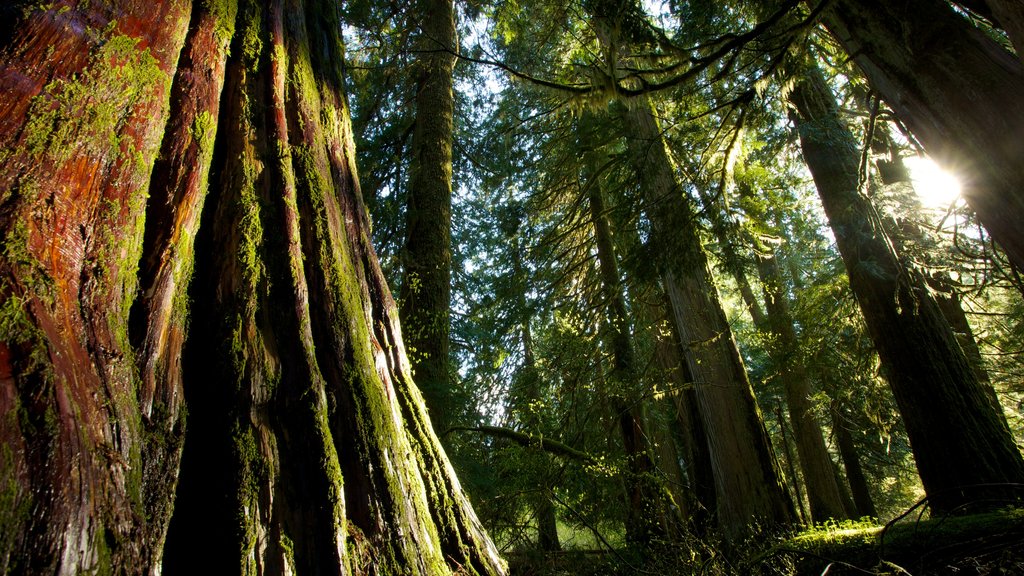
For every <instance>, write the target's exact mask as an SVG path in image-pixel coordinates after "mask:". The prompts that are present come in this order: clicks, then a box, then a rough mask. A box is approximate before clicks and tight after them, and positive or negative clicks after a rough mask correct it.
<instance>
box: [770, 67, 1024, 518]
mask: <svg viewBox="0 0 1024 576" xmlns="http://www.w3.org/2000/svg"><path fill="white" fill-rule="evenodd" d="M790 100H791V102H792V103H793V104H794V106H795V107H796V110H797V114H796V115H795V118H796V120H797V125H798V128H799V132H800V141H801V144H802V147H803V154H804V159H805V161H806V162H807V166H808V168H809V169H810V171H811V174H812V175H813V177H814V181H815V184H816V185H817V188H818V193H819V195H820V197H821V201H822V204H823V205H824V208H825V213H826V215H827V216H828V219H829V224H830V225H831V227H832V230H833V232H834V233H835V236H836V243H837V245H838V247H839V251H840V254H841V255H842V257H843V261H844V263H845V264H846V269H847V274H848V276H849V279H850V287H851V289H852V290H853V293H854V295H855V296H856V297H857V301H858V303H859V304H860V307H861V310H862V311H863V313H864V319H865V322H866V323H867V326H868V331H869V333H870V334H871V337H872V340H873V341H874V344H875V347H876V349H877V350H878V354H879V357H880V359H881V361H882V365H883V368H884V370H885V373H886V376H887V378H888V380H889V384H890V387H891V388H892V391H893V395H894V396H895V398H896V403H897V405H898V406H899V409H900V414H901V415H902V417H903V421H904V424H905V425H906V428H907V433H908V435H909V438H910V443H911V447H912V449H913V452H914V457H915V459H916V462H917V467H918V471H919V473H920V476H921V481H922V483H923V484H924V487H925V491H926V492H927V494H928V496H929V500H930V504H931V506H932V507H933V509H935V510H936V511H953V510H957V509H961V508H960V507H962V506H965V505H967V504H970V503H971V502H972V501H974V500H976V499H978V498H985V497H988V496H995V495H998V494H1003V495H1006V494H1007V493H1008V489H1003V490H998V489H994V488H993V489H989V490H988V491H986V490H985V489H983V488H980V487H979V486H980V485H985V484H1001V483H1021V482H1022V481H1024V459H1022V458H1021V454H1020V452H1019V450H1018V449H1017V446H1016V444H1015V443H1014V441H1013V437H1012V436H1011V434H1010V430H1009V427H1008V426H1007V424H1006V421H1005V419H1004V418H1002V415H1001V414H998V413H997V412H996V411H995V410H993V407H992V405H991V403H990V402H989V401H988V398H987V397H986V395H985V392H984V389H983V388H982V386H981V385H980V384H979V382H978V380H977V378H976V376H975V374H974V372H973V370H972V369H971V366H970V364H969V363H968V361H967V359H966V358H965V357H964V354H963V351H962V350H961V348H960V346H959V344H957V341H956V337H955V335H954V334H953V331H952V330H951V329H950V327H949V324H948V323H947V322H946V320H945V318H943V316H942V313H941V311H940V310H939V307H938V305H937V304H936V302H935V299H934V297H933V296H932V295H931V294H930V292H929V290H928V287H927V285H926V283H925V281H924V278H923V277H922V275H921V273H920V272H919V271H918V270H916V269H913V268H910V267H908V266H905V265H904V264H903V262H901V260H900V259H899V257H898V255H897V254H896V252H895V250H894V248H893V245H892V242H891V241H890V240H889V238H888V236H887V234H886V232H885V229H884V227H883V225H882V223H881V221H880V219H879V217H878V215H877V214H876V213H875V212H874V210H873V208H872V206H871V204H870V202H869V201H868V199H867V198H865V197H864V196H863V195H862V193H861V191H860V190H861V188H860V187H861V182H860V154H859V152H858V149H857V143H856V142H855V140H854V138H853V135H852V134H851V133H850V131H849V129H848V128H847V127H846V126H845V125H844V124H843V122H842V120H841V118H840V117H839V113H838V108H837V106H836V102H835V97H834V96H833V95H832V92H831V90H830V89H829V87H828V85H827V84H826V82H825V80H824V78H823V77H822V75H821V73H820V71H819V70H818V69H816V68H814V69H812V70H811V71H810V72H809V73H808V74H806V75H805V76H804V77H803V78H802V79H801V80H800V82H799V83H798V84H797V86H796V87H795V88H794V90H793V92H792V94H791V95H790Z"/></svg>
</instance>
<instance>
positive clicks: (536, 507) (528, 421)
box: [512, 227, 562, 551]
mask: <svg viewBox="0 0 1024 576" xmlns="http://www.w3.org/2000/svg"><path fill="white" fill-rule="evenodd" d="M517 228H518V227H517ZM513 240H514V241H516V242H518V241H519V236H518V235H517V236H516V237H515V238H514V239H513ZM512 258H513V260H512V276H513V282H515V283H516V308H517V310H518V312H519V317H520V320H519V331H520V339H521V341H522V345H523V367H522V373H521V375H520V379H519V382H520V384H521V390H518V391H517V392H518V393H517V394H516V395H515V396H516V397H518V398H520V402H519V406H515V405H513V407H514V408H518V410H517V412H519V414H517V416H518V417H519V419H520V420H521V421H522V422H523V424H524V425H525V427H526V431H527V432H528V433H530V434H541V433H542V429H541V419H540V418H539V414H538V413H537V410H536V403H538V402H540V401H541V400H542V394H541V379H540V373H539V372H538V371H537V360H536V358H535V356H534V354H533V331H532V330H531V329H530V322H531V319H532V318H531V317H532V314H531V313H530V307H529V304H528V303H527V300H526V293H527V290H528V284H527V281H526V271H525V270H524V268H523V253H522V250H516V251H515V253H514V254H513V255H512ZM543 475H544V472H542V473H541V477H540V482H539V485H538V492H537V493H536V494H535V495H534V496H533V497H532V498H531V499H530V501H531V502H530V503H531V505H532V506H533V512H534V516H535V517H536V519H537V545H538V547H539V548H540V549H541V550H545V551H552V550H561V549H562V545H561V543H560V542H559V541H558V518H557V517H556V515H555V505H554V502H552V501H551V496H550V494H549V490H550V489H551V487H550V486H549V485H548V484H547V479H546V478H544V477H543Z"/></svg>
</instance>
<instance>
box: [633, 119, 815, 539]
mask: <svg viewBox="0 0 1024 576" xmlns="http://www.w3.org/2000/svg"><path fill="white" fill-rule="evenodd" d="M622 120H623V125H624V126H625V127H626V128H625V130H627V131H628V133H627V135H626V140H627V147H628V150H629V154H630V157H631V159H632V162H634V168H635V170H636V174H637V176H638V179H639V182H640V188H641V193H642V195H643V197H644V206H645V212H646V216H647V219H648V220H649V221H650V223H651V240H650V244H651V246H654V247H655V249H656V250H659V251H660V252H661V253H663V254H670V255H671V256H670V257H665V256H661V257H659V258H658V259H657V267H658V271H659V274H660V275H661V279H662V283H663V285H664V289H665V292H666V295H667V297H668V300H669V303H670V308H671V310H672V320H673V323H674V325H675V329H676V331H677V334H678V337H679V339H680V344H681V345H682V346H683V347H684V350H683V358H684V359H685V362H686V364H687V370H686V371H685V372H686V373H688V374H689V376H690V377H691V378H692V382H693V385H694V387H695V390H696V399H697V402H698V407H699V411H700V415H701V420H702V424H703V426H704V429H705V431H706V435H707V441H708V449H709V452H710V455H711V462H712V466H713V474H714V478H715V491H716V498H715V501H716V504H717V507H718V509H717V514H718V522H719V525H720V526H721V528H722V530H723V532H724V533H725V534H726V535H727V537H729V538H735V537H738V536H740V535H741V534H742V533H744V532H745V531H747V530H749V529H750V527H751V525H752V523H758V522H759V523H762V524H764V525H766V526H779V525H786V524H790V523H792V522H793V521H794V520H795V509H794V508H793V503H792V500H790V498H789V494H788V493H787V490H786V487H785V485H784V484H783V482H782V479H781V475H780V474H779V470H778V464H777V462H776V460H775V454H774V452H773V451H772V448H771V444H770V443H769V440H768V433H767V431H766V430H765V427H764V422H763V421H762V419H761V413H760V410H759V408H758V406H757V401H756V399H755V398H754V392H753V389H752V388H751V386H750V381H749V380H748V379H747V373H746V368H745V367H744V365H743V360H742V359H741V358H740V355H739V350H738V349H737V347H736V341H735V340H734V339H733V336H732V330H731V329H730V327H729V324H728V321H727V320H726V317H725V312H724V311H723V309H722V304H721V300H720V298H719V295H718V289H717V287H716V286H715V284H714V279H713V278H712V275H711V270H710V267H709V264H708V259H707V254H706V253H705V251H704V247H703V245H702V243H701V240H700V236H699V233H698V229H697V222H696V217H695V215H694V214H693V209H692V207H691V206H690V205H689V203H688V202H689V201H688V199H687V198H686V197H685V196H684V195H683V191H682V188H681V186H680V185H679V183H678V182H677V181H676V177H675V174H674V171H673V169H672V161H671V158H670V156H669V155H668V151H667V150H666V149H665V143H664V141H663V139H662V135H661V130H660V129H659V128H658V124H657V119H656V118H655V116H654V111H653V109H652V106H651V103H650V102H649V101H644V102H642V103H637V104H635V105H634V106H633V108H632V109H630V110H628V111H626V112H625V113H623V114H622Z"/></svg>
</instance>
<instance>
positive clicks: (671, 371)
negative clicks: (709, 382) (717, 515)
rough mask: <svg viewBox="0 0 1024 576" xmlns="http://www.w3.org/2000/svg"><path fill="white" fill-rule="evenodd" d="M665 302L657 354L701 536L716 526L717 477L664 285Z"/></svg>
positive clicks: (693, 519) (691, 512) (694, 519)
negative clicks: (669, 399) (713, 523)
mask: <svg viewBox="0 0 1024 576" xmlns="http://www.w3.org/2000/svg"><path fill="white" fill-rule="evenodd" d="M657 290H658V292H659V293H660V298H661V299H662V300H663V301H664V305H663V306H661V307H659V309H658V312H657V313H656V314H653V315H652V317H653V318H657V321H656V323H655V325H656V327H657V328H656V329H657V336H656V338H657V342H656V343H655V355H656V357H657V362H658V365H659V367H660V368H661V370H662V372H663V373H664V381H665V382H666V383H667V384H668V385H669V386H670V389H671V393H670V394H669V396H670V397H671V398H672V404H673V407H674V416H675V417H674V419H673V421H674V424H675V426H674V432H675V434H676V436H677V437H678V438H679V439H680V444H682V446H681V448H682V450H681V453H682V457H683V470H682V472H683V473H684V474H685V475H686V477H687V479H688V480H689V488H690V492H691V493H692V498H693V501H692V502H691V503H690V504H689V505H688V506H686V507H685V508H686V509H688V510H689V513H688V514H687V516H686V517H687V519H688V520H689V521H690V523H691V524H692V526H693V528H694V530H695V532H696V533H697V534H698V535H703V534H705V533H706V532H707V530H708V528H710V527H711V526H712V521H713V513H714V511H715V510H716V509H717V506H716V504H715V478H714V473H713V466H712V465H711V454H710V451H709V450H708V439H707V434H706V432H705V430H704V423H703V421H702V420H701V416H700V410H699V409H698V408H697V395H696V390H695V387H694V383H693V377H692V376H691V375H690V374H689V365H688V364H687V363H686V362H685V361H684V359H683V355H682V352H681V351H682V350H683V347H682V346H681V345H680V342H679V337H678V336H677V335H676V330H675V323H674V322H672V321H671V320H670V319H669V313H670V312H669V310H668V308H669V307H670V306H669V303H668V299H667V298H666V297H665V295H664V292H662V291H661V288H660V287H658V288H657Z"/></svg>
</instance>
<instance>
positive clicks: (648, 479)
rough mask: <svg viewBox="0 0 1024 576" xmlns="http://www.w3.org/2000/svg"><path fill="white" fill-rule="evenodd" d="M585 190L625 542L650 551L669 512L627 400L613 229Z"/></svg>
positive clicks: (627, 359)
mask: <svg viewBox="0 0 1024 576" xmlns="http://www.w3.org/2000/svg"><path fill="white" fill-rule="evenodd" d="M586 186H587V187H588V188H589V200H590V221H591V223H592V225H593V227H594V237H595V244H596V246H597V259H598V263H599V264H600V268H601V285H602V286H601V287H602V292H603V294H604V300H605V302H606V303H607V316H606V317H605V321H606V322H607V324H608V330H609V333H608V343H609V345H610V346H611V349H612V369H611V372H610V373H609V380H610V386H611V388H612V389H611V394H610V396H611V398H612V409H613V410H615V413H616V418H617V419H618V421H619V431H620V433H621V434H622V444H623V447H624V449H625V453H626V461H627V468H628V476H627V478H626V490H627V498H628V504H627V505H628V511H627V517H626V540H627V541H628V542H630V543H631V544H634V545H637V546H643V547H646V546H650V545H651V544H652V543H653V542H654V540H655V539H656V538H659V537H662V536H664V530H663V527H662V525H661V524H660V523H659V518H660V517H661V516H662V514H663V513H664V512H665V511H666V510H667V507H666V506H664V505H663V504H664V503H663V502H661V498H660V490H659V487H658V486H657V482H656V480H655V477H654V462H653V461H652V459H651V455H650V452H649V449H648V442H647V437H646V434H645V432H644V425H643V414H642V410H641V408H640V407H639V405H638V404H637V403H635V402H632V401H631V400H630V399H629V397H628V396H627V395H626V390H627V389H628V388H629V387H631V386H633V385H634V384H635V383H636V382H637V380H638V379H639V375H638V373H637V367H636V354H635V351H634V348H633V336H632V328H631V325H630V320H629V312H628V310H627V308H626V298H625V294H623V288H622V281H621V277H620V276H619V265H618V260H617V257H616V255H615V246H614V244H613V241H612V233H611V226H610V224H609V222H608V216H607V214H606V213H605V205H604V198H603V195H602V193H601V185H600V183H599V182H598V180H597V178H596V177H594V178H593V179H591V180H590V181H588V182H587V184H586Z"/></svg>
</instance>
